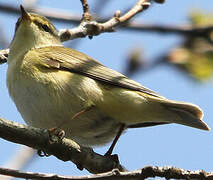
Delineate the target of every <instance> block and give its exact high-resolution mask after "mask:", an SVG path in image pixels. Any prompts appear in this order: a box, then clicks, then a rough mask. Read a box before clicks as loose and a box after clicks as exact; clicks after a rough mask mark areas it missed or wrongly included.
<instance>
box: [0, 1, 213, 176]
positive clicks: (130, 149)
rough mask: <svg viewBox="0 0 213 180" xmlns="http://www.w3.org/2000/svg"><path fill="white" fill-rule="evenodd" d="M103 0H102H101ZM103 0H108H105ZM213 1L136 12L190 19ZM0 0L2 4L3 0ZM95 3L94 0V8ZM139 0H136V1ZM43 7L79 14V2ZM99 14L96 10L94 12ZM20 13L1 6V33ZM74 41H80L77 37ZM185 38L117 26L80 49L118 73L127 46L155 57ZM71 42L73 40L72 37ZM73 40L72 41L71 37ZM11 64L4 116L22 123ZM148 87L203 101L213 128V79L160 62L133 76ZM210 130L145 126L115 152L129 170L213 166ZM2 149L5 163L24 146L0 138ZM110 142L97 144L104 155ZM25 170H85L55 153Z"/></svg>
mask: <svg viewBox="0 0 213 180" xmlns="http://www.w3.org/2000/svg"><path fill="white" fill-rule="evenodd" d="M99 1H101V0H99ZM102 1H104V0H102ZM210 1H211V0H205V1H202V0H187V1H183V0H181V1H168V2H166V3H165V4H163V5H158V4H156V5H154V6H153V7H152V8H150V9H149V10H147V11H146V12H145V13H144V14H143V13H142V14H140V15H139V16H137V17H136V19H137V20H139V21H141V22H144V23H145V22H146V23H159V24H174V25H175V24H186V23H187V22H188V20H187V14H188V13H189V12H190V11H191V10H193V9H198V8H200V9H203V11H206V12H211V11H212V10H213V7H210V6H209V3H210ZM4 2H5V1H4V0H0V3H4ZM94 2H96V1H94V0H93V1H92V0H90V1H89V3H90V4H91V7H94V5H93V4H94ZM110 2H111V3H108V4H107V6H106V7H105V8H104V11H103V14H104V15H106V16H110V15H112V14H113V13H114V11H115V10H117V9H120V10H122V9H126V8H125V7H131V5H132V4H133V3H132V2H131V1H128V2H127V1H126V2H124V1H122V0H117V1H110ZM134 2H136V0H135V1H134ZM7 3H11V4H13V5H14V6H17V7H18V6H19V4H20V3H21V1H14V0H8V1H7ZM38 5H40V6H43V7H52V8H62V9H64V10H66V11H69V12H74V13H77V14H79V13H81V12H82V9H81V5H80V1H68V0H61V1H58V0H51V1H44V0H40V1H38ZM94 13H95V12H94ZM17 18H18V16H14V15H10V14H5V13H2V12H1V11H0V25H1V26H2V27H4V29H3V33H4V34H3V35H4V36H5V37H7V38H8V39H9V41H10V40H11V39H12V37H13V32H14V26H15V22H16V20H17ZM54 24H55V25H56V27H57V28H59V29H60V28H71V27H74V25H72V24H70V25H69V24H63V23H54ZM75 41H76V40H75ZM180 42H181V37H179V36H176V35H158V34H153V33H142V32H141V33H140V32H133V31H131V32H129V31H124V30H121V29H118V30H117V32H116V33H105V34H101V35H100V36H98V37H94V38H93V39H92V40H89V39H88V38H85V39H83V40H81V41H80V43H79V44H78V46H77V47H76V49H78V50H80V51H82V52H84V53H86V54H88V55H89V56H91V57H93V58H95V59H98V60H99V61H100V62H101V63H102V64H104V65H106V66H108V67H111V68H113V69H115V70H117V71H119V72H123V71H124V69H125V59H126V56H127V55H128V52H129V50H131V49H132V48H134V47H141V48H143V51H144V52H145V56H146V57H147V58H149V59H154V58H155V57H156V56H157V55H159V54H161V53H164V52H167V51H168V50H169V49H170V48H172V47H175V46H176V45H177V44H178V43H180ZM69 44H70V42H69ZM71 44H72V42H71ZM6 71H7V65H6V64H4V65H1V66H0V91H1V93H0V116H1V117H4V118H7V119H9V120H14V121H16V122H20V123H24V121H23V120H22V118H21V116H20V114H19V113H18V111H17V110H16V107H15V105H14V104H13V102H12V101H11V99H10V97H9V95H8V91H7V88H6ZM132 78H133V79H134V80H136V81H138V82H140V83H142V84H143V85H144V86H147V87H149V88H151V89H152V90H154V91H156V92H158V93H160V94H162V95H163V96H165V97H167V98H169V99H174V100H183V101H186V102H192V103H195V104H197V105H199V106H200V107H201V108H202V109H203V111H204V113H205V116H204V121H205V122H206V123H207V124H208V125H209V126H210V127H213V111H212V107H213V101H212V89H213V83H212V82H213V81H212V80H210V81H209V82H207V83H205V84H198V83H196V82H194V81H191V80H190V79H188V78H186V77H185V76H184V75H183V74H181V73H180V72H179V71H176V70H175V69H173V68H171V67H168V66H159V67H158V68H155V69H153V70H151V71H149V72H146V73H142V74H137V75H135V76H134V77H132ZM212 135H213V133H212V131H210V132H204V131H201V130H197V129H193V128H189V127H185V126H181V125H165V126H158V127H157V126H156V127H151V128H144V129H132V130H128V131H127V132H126V133H125V134H124V135H123V136H122V137H121V138H120V140H119V142H118V144H117V146H116V148H115V151H114V153H117V154H119V157H120V161H121V163H122V164H123V165H124V166H125V167H126V168H127V169H130V170H133V169H138V168H142V167H144V166H146V165H153V166H154V165H156V166H167V165H170V166H176V167H180V168H185V169H192V170H196V169H203V170H206V171H213V167H212V160H213V158H212V152H213V143H212V137H213V136H212ZM0 144H1V150H0V152H1V154H4V156H0V166H2V165H3V164H4V163H5V162H7V160H8V158H9V157H10V156H11V155H12V154H13V153H14V152H16V150H17V149H18V148H19V147H20V145H16V144H13V143H10V142H7V141H4V140H0ZM107 148H108V146H105V147H100V148H96V149H95V150H96V151H97V152H99V153H102V154H104V153H105V151H106V150H107ZM25 170H27V171H34V172H46V173H57V174H64V175H80V174H81V175H82V174H87V172H86V171H83V172H81V171H79V170H77V169H76V167H75V165H73V164H72V163H71V162H62V161H59V160H57V159H56V158H55V157H48V158H41V157H38V158H36V159H35V160H34V161H33V162H32V163H30V165H29V166H28V167H27V168H25Z"/></svg>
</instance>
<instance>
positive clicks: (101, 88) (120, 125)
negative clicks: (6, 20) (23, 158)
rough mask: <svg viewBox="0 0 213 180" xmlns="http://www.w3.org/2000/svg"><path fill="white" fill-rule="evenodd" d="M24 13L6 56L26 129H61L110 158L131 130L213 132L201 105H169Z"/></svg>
mask: <svg viewBox="0 0 213 180" xmlns="http://www.w3.org/2000/svg"><path fill="white" fill-rule="evenodd" d="M20 9H21V16H20V18H19V19H18V21H17V23H16V27H15V34H14V37H13V40H12V42H11V44H10V52H9V55H8V70H7V87H8V91H9V95H10V97H11V98H12V100H13V101H14V103H15V105H16V107H17V109H18V111H19V112H20V114H21V116H22V118H23V119H24V121H25V122H26V123H27V124H28V125H30V126H33V127H38V128H47V129H51V128H54V127H56V128H60V129H62V130H63V131H64V132H65V136H66V137H68V138H71V139H72V140H74V141H76V142H77V143H79V144H81V145H83V146H88V147H94V146H102V145H105V144H107V143H110V142H112V144H111V146H110V148H109V150H108V151H107V153H106V155H110V154H111V153H112V151H113V148H114V146H115V144H116V142H117V141H118V139H119V137H120V135H121V134H122V133H123V132H125V130H127V129H128V128H140V127H148V126H155V125H161V124H171V123H177V124H181V125H185V126H190V127H193V128H198V129H201V130H210V128H209V127H208V125H207V124H206V123H205V122H204V121H203V120H202V118H203V112H202V110H201V108H199V107H198V106H197V105H194V104H191V103H186V102H180V101H174V100H169V99H167V98H165V97H163V96H161V95H159V94H158V93H156V92H154V91H152V90H150V89H148V88H146V87H144V86H142V85H141V84H139V83H137V82H135V81H134V80H131V79H129V78H128V77H126V76H125V75H123V74H121V73H119V72H117V71H114V70H112V69H110V68H108V67H106V66H104V65H102V64H101V63H99V62H98V61H97V60H94V59H93V58H91V57H89V56H87V55H86V54H84V53H81V52H79V51H77V50H74V49H71V48H67V47H64V46H63V45H62V42H61V40H60V37H59V33H58V30H57V29H56V28H55V26H54V25H53V24H52V23H51V21H50V20H48V19H47V18H46V17H44V16H41V15H39V14H35V13H29V12H27V11H26V10H25V9H24V7H23V6H20Z"/></svg>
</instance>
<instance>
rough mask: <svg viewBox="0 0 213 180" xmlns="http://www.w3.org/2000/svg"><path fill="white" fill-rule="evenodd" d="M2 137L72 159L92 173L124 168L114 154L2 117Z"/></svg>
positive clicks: (0, 127) (64, 158)
mask: <svg viewBox="0 0 213 180" xmlns="http://www.w3.org/2000/svg"><path fill="white" fill-rule="evenodd" d="M0 137H1V138H3V139H5V140H7V141H11V142H14V143H18V144H23V145H26V146H29V147H31V148H34V149H37V150H41V151H43V152H45V154H49V155H54V156H56V157H57V158H58V159H60V160H62V161H72V162H73V163H75V164H76V165H77V167H78V168H79V169H81V170H82V169H83V168H85V169H87V170H88V171H89V172H91V173H101V172H107V171H110V170H112V169H114V168H118V169H120V170H122V171H123V170H124V169H123V167H122V166H121V165H120V164H119V162H118V160H116V159H115V158H113V156H112V157H111V156H102V155H99V154H97V153H95V152H94V151H93V150H92V149H91V148H87V147H83V146H80V145H78V144H77V143H75V142H74V141H72V140H71V139H67V138H63V139H59V138H58V137H57V136H54V137H50V134H49V131H48V130H44V129H39V128H34V127H29V126H25V125H22V124H19V123H16V122H12V121H8V120H5V119H2V118H0Z"/></svg>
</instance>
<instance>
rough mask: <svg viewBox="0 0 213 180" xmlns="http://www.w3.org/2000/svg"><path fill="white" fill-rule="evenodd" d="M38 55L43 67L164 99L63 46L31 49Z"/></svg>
mask: <svg viewBox="0 0 213 180" xmlns="http://www.w3.org/2000/svg"><path fill="white" fill-rule="evenodd" d="M31 51H34V52H33V53H36V54H37V55H39V57H40V58H39V59H40V61H42V64H44V65H45V66H46V65H47V66H48V67H51V68H56V69H61V70H65V71H70V72H74V73H79V74H82V75H84V76H87V77H90V78H92V79H95V80H97V81H100V82H104V83H107V84H110V85H113V86H118V87H122V88H126V89H130V90H135V91H140V92H142V93H145V94H149V95H151V96H155V97H159V98H164V97H162V96H160V95H159V94H157V93H155V92H154V91H151V90H150V89H148V88H146V87H143V86H141V85H140V84H139V83H137V82H135V81H133V80H131V79H129V78H127V77H126V76H124V75H123V74H121V73H118V72H117V71H114V70H112V69H110V68H108V67H105V66H103V65H102V64H100V63H99V62H98V61H96V60H94V59H92V58H91V57H89V56H87V55H85V54H83V53H81V52H79V51H76V50H74V49H71V48H65V47H63V46H52V47H42V48H36V49H32V50H31Z"/></svg>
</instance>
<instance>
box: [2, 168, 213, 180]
mask: <svg viewBox="0 0 213 180" xmlns="http://www.w3.org/2000/svg"><path fill="white" fill-rule="evenodd" d="M0 174H2V175H7V176H13V177H17V178H25V179H55V180H79V179H82V180H84V179H90V180H97V179H99V180H114V179H119V180H129V179H131V180H138V179H146V178H155V177H162V178H166V179H187V180H188V179H202V180H211V179H212V178H213V172H211V173H207V172H205V171H200V170H199V171H190V170H184V169H180V168H174V167H157V166H154V167H153V166H147V167H144V168H142V169H139V170H136V171H129V172H120V171H119V170H117V169H114V170H112V171H110V172H107V173H102V174H97V175H88V176H60V175H56V174H41V173H32V172H21V171H17V170H12V169H7V168H0Z"/></svg>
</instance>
